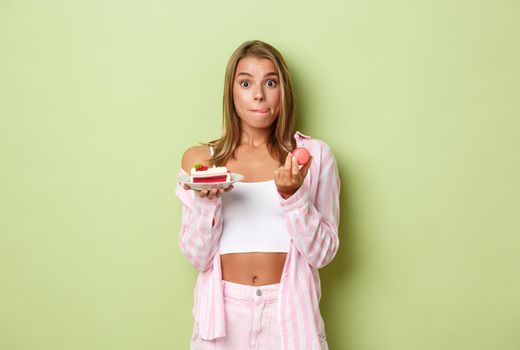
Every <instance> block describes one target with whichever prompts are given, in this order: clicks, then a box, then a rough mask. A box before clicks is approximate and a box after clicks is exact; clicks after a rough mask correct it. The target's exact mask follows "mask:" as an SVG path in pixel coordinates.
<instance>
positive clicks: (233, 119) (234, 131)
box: [201, 40, 296, 166]
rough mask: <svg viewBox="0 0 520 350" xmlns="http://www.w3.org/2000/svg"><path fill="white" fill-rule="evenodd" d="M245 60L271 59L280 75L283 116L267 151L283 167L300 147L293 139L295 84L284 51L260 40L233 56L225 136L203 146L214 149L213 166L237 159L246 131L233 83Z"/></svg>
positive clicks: (224, 116) (227, 84) (228, 76)
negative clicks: (242, 124)
mask: <svg viewBox="0 0 520 350" xmlns="http://www.w3.org/2000/svg"><path fill="white" fill-rule="evenodd" d="M244 57H255V58H266V59H269V60H271V62H273V64H274V66H275V68H276V72H277V73H278V76H279V79H280V86H281V96H280V114H279V116H278V118H277V119H276V120H275V121H274V122H273V124H272V126H271V130H270V133H269V138H268V143H267V149H268V151H269V154H270V155H271V156H272V157H273V159H277V160H278V161H279V163H280V165H281V164H283V163H284V162H285V158H286V157H287V153H288V152H291V151H293V150H294V149H295V148H296V141H295V140H294V137H293V126H294V122H295V119H296V113H295V104H294V98H295V97H294V93H293V83H292V79H291V75H290V74H289V70H288V69H287V66H286V64H285V60H284V59H283V57H282V55H281V54H280V52H278V50H276V49H275V48H274V47H272V46H271V45H269V44H267V43H265V42H263V41H260V40H251V41H246V42H244V43H243V44H242V45H240V46H239V47H238V48H237V49H236V50H235V52H233V54H232V55H231V58H230V59H229V62H228V65H227V68H226V74H225V79H224V98H223V106H222V107H223V110H222V129H223V130H222V137H220V138H219V139H216V140H213V141H210V142H208V143H202V142H201V144H203V145H207V146H213V148H214V153H213V156H212V157H211V158H210V159H209V160H208V161H209V163H210V164H212V165H216V166H223V165H225V164H226V163H227V161H228V160H229V157H233V158H235V149H236V147H237V146H238V144H239V142H240V136H241V133H242V130H241V128H240V118H239V116H238V114H237V112H236V110H235V105H234V102H233V83H234V80H235V73H236V67H237V65H238V62H239V61H240V59H242V58H244Z"/></svg>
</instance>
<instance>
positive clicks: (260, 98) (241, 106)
mask: <svg viewBox="0 0 520 350" xmlns="http://www.w3.org/2000/svg"><path fill="white" fill-rule="evenodd" d="M280 91H281V90H280V79H279V77H278V74H277V73H276V68H275V66H274V64H273V62H272V61H271V60H269V59H266V58H256V57H243V58H242V59H240V61H238V64H237V69H236V73H235V77H234V81H233V100H234V104H235V110H236V111H237V113H238V116H239V117H240V119H241V123H242V126H244V124H246V125H248V126H250V127H253V128H268V127H270V126H271V124H272V123H273V122H274V121H275V120H276V118H278V114H279V112H280V95H281V94H280Z"/></svg>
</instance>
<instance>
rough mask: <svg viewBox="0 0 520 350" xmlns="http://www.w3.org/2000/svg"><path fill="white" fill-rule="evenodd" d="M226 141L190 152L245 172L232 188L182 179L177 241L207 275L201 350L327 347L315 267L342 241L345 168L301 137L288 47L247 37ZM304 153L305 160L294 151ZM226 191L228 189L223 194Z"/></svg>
mask: <svg viewBox="0 0 520 350" xmlns="http://www.w3.org/2000/svg"><path fill="white" fill-rule="evenodd" d="M223 107H224V108H223V134H222V135H223V136H222V137H221V138H219V139H217V140H214V141H211V142H209V143H207V144H203V145H202V146H194V147H191V148H189V149H188V150H186V152H185V153H184V155H183V158H182V168H181V169H180V171H179V174H182V173H188V174H189V172H190V170H191V168H192V167H193V166H194V164H196V163H202V164H204V165H206V166H208V167H211V166H213V165H215V166H226V167H227V168H228V169H229V170H230V171H231V172H234V173H239V174H242V175H244V179H243V181H241V182H237V183H235V184H234V185H232V186H230V187H228V188H227V189H225V190H224V189H216V188H214V189H211V190H200V191H195V190H192V189H191V188H190V187H188V186H187V185H186V184H182V183H181V182H179V184H178V185H177V189H176V195H177V196H178V197H179V199H180V200H181V202H182V224H181V229H180V237H179V243H180V248H181V250H182V252H183V254H184V255H185V256H186V257H187V258H188V260H189V261H190V263H191V264H192V265H193V266H194V267H195V268H197V269H198V270H199V275H198V278H197V282H196V287H195V296H194V297H195V305H194V308H193V316H194V319H195V323H194V329H193V334H192V341H191V348H192V349H240V350H243V349H266V350H272V349H283V350H289V349H294V350H302V349H328V345H327V342H326V337H325V326H324V323H323V319H322V317H321V314H320V311H319V301H320V298H321V289H320V279H319V275H318V269H319V268H321V267H323V266H325V265H327V264H328V263H329V262H330V261H331V260H332V259H333V258H334V256H335V255H336V252H337V250H338V246H339V240H338V224H339V191H340V180H339V176H338V168H337V165H336V161H335V158H334V155H333V153H332V152H331V150H330V148H329V146H328V145H327V144H326V143H325V142H323V141H321V140H317V139H313V138H311V137H310V136H307V135H303V134H302V133H300V132H296V133H295V134H293V125H294V119H295V112H294V97H293V87H292V82H291V78H290V75H289V72H288V70H287V67H286V65H285V62H284V59H283V57H282V56H281V54H280V53H279V52H278V51H277V50H276V49H275V48H273V47H272V46H270V45H268V44H266V43H264V42H261V41H258V40H254V41H248V42H245V43H244V44H242V45H241V46H240V47H239V48H238V49H237V50H236V51H235V52H234V53H233V55H232V56H231V58H230V60H229V63H228V66H227V70H226V75H225V85H224V106H223ZM296 147H304V148H306V149H307V150H308V151H309V152H310V154H311V158H310V160H309V161H308V162H307V163H306V164H305V165H304V166H299V165H298V162H297V160H296V158H295V157H293V156H292V154H291V153H290V152H291V151H293V150H294V149H295V148H296ZM225 192H226V193H225Z"/></svg>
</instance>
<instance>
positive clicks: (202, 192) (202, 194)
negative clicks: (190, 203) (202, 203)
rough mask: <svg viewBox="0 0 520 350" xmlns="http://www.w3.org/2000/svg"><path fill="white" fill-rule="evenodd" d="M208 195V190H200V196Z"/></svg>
mask: <svg viewBox="0 0 520 350" xmlns="http://www.w3.org/2000/svg"><path fill="white" fill-rule="evenodd" d="M207 195H208V190H200V191H199V197H200V198H204V197H206V196H207Z"/></svg>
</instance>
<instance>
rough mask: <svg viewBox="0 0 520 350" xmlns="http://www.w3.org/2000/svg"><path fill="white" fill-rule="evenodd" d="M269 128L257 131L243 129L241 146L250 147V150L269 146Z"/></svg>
mask: <svg viewBox="0 0 520 350" xmlns="http://www.w3.org/2000/svg"><path fill="white" fill-rule="evenodd" d="M269 132H270V129H269V128H265V129H255V128H248V127H246V128H243V129H242V135H241V137H240V145H243V146H249V147H250V148H253V149H254V148H260V147H263V146H265V145H267V142H268V140H269Z"/></svg>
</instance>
